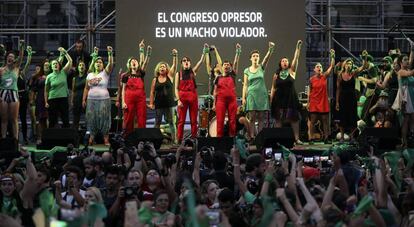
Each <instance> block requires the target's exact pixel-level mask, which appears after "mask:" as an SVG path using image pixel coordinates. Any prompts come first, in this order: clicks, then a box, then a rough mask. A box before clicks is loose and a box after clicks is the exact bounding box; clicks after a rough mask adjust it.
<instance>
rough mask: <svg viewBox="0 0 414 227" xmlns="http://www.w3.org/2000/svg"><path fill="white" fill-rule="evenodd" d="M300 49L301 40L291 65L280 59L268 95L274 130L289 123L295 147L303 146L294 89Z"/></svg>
mask: <svg viewBox="0 0 414 227" xmlns="http://www.w3.org/2000/svg"><path fill="white" fill-rule="evenodd" d="M301 47H302V40H298V42H297V44H296V49H295V55H294V56H293V60H292V62H291V63H290V62H289V59H288V58H286V57H283V58H282V59H280V61H279V69H278V70H277V71H276V72H275V74H274V76H273V82H272V90H271V93H270V100H271V103H272V107H271V112H272V117H273V118H275V120H276V123H275V126H276V128H281V127H282V125H283V123H286V122H288V123H290V125H291V127H292V129H293V134H294V136H295V143H296V144H297V145H301V144H303V143H302V141H300V139H299V119H300V114H299V110H300V109H301V106H302V104H300V103H299V99H298V94H297V93H296V88H295V80H296V69H297V66H298V63H299V56H300V50H301Z"/></svg>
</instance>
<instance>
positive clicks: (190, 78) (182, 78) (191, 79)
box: [175, 44, 209, 143]
mask: <svg viewBox="0 0 414 227" xmlns="http://www.w3.org/2000/svg"><path fill="white" fill-rule="evenodd" d="M208 52H209V47H208V45H207V44H204V49H203V54H202V55H201V58H200V60H199V61H198V62H197V64H196V65H195V66H194V68H191V60H190V58H188V57H183V58H182V59H181V69H180V71H179V72H177V73H176V74H175V96H176V97H177V98H178V100H177V105H178V125H177V140H178V143H181V141H182V140H183V131H184V123H185V118H186V115H187V109H189V111H190V121H191V136H192V137H193V138H195V137H197V113H198V96H197V87H196V83H195V76H196V73H197V71H198V69H199V68H200V65H201V63H203V61H204V59H205V56H206V55H207V54H208Z"/></svg>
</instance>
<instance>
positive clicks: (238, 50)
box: [233, 43, 241, 74]
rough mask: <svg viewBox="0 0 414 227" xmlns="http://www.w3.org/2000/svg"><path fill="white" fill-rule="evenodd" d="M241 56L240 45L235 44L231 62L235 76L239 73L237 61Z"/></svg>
mask: <svg viewBox="0 0 414 227" xmlns="http://www.w3.org/2000/svg"><path fill="white" fill-rule="evenodd" d="M240 54H241V45H240V44H239V43H237V44H236V54H235V55H234V60H233V71H234V73H235V74H237V72H238V71H239V60H240Z"/></svg>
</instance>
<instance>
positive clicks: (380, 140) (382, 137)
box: [358, 128, 401, 150]
mask: <svg viewBox="0 0 414 227" xmlns="http://www.w3.org/2000/svg"><path fill="white" fill-rule="evenodd" d="M399 135H400V130H399V128H365V129H364V131H362V133H361V135H360V136H359V137H358V141H359V144H360V145H361V144H362V146H364V145H363V144H366V143H373V144H374V145H376V148H377V149H380V150H393V149H395V147H396V146H397V144H399V143H401V138H400V137H399Z"/></svg>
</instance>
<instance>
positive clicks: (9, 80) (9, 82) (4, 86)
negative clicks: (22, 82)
mask: <svg viewBox="0 0 414 227" xmlns="http://www.w3.org/2000/svg"><path fill="white" fill-rule="evenodd" d="M17 77H18V76H17V74H16V72H15V71H14V70H8V69H7V70H5V71H4V72H3V75H2V76H1V77H0V90H13V91H18V89H17Z"/></svg>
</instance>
